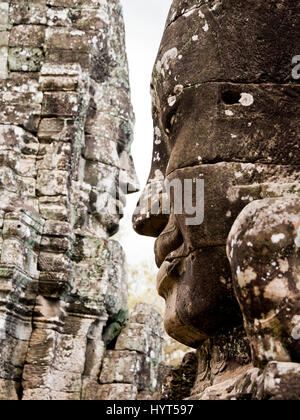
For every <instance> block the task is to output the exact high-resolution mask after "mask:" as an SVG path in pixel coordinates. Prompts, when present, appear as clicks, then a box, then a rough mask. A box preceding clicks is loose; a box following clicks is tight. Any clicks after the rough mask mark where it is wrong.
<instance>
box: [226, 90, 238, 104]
mask: <svg viewBox="0 0 300 420" xmlns="http://www.w3.org/2000/svg"><path fill="white" fill-rule="evenodd" d="M221 99H222V101H223V102H224V103H225V104H227V105H235V104H239V103H240V100H241V94H240V93H239V92H235V91H233V90H226V91H225V92H223V93H222V96H221Z"/></svg>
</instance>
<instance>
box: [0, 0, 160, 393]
mask: <svg viewBox="0 0 300 420" xmlns="http://www.w3.org/2000/svg"><path fill="white" fill-rule="evenodd" d="M132 126H133V112H132V107H131V103H130V90H129V82H128V68H127V59H126V54H125V44H124V27H123V21H122V13H121V8H120V4H119V1H118V0H11V1H8V0H6V1H0V159H1V168H0V189H1V200H0V229H1V232H0V256H1V260H0V352H1V357H0V399H24V400H28V399H29V400H37V399H71V400H72V399H75V400H78V399H81V398H86V399H97V398H112V397H114V396H117V395H123V396H124V397H126V398H135V397H136V395H137V392H143V391H149V390H152V391H153V390H154V389H155V387H156V384H155V380H156V379H155V376H156V374H157V366H158V364H159V362H160V361H161V360H160V357H161V356H160V354H161V336H160V333H159V332H157V331H159V330H158V329H157V328H158V321H157V318H155V315H154V314H153V312H151V314H152V315H153V316H154V318H155V322H154V324H153V327H152V330H151V328H150V326H149V327H147V326H145V324H147V325H149V322H148V321H146V320H145V319H140V318H139V317H141V316H142V314H140V315H139V314H138V313H137V314H136V315H134V316H133V318H132V320H131V323H130V324H129V326H128V327H127V330H124V331H123V332H122V334H121V335H120V337H119V339H118V340H117V346H116V349H115V350H114V345H115V342H116V338H117V336H118V335H119V334H120V332H121V330H122V328H124V326H125V325H126V324H127V322H128V307H127V283H126V282H127V279H126V273H125V271H124V253H123V250H122V249H121V247H120V245H119V244H118V243H117V242H116V241H114V240H112V239H110V237H111V236H112V235H113V234H114V233H115V232H116V231H117V229H118V223H119V219H120V214H119V213H122V207H123V205H124V204H125V194H126V193H127V192H128V190H130V191H131V192H133V191H136V190H137V188H138V182H137V179H136V175H135V171H134V167H133V163H132V158H131V156H130V145H131V141H132ZM116 189H117V193H115V192H116ZM116 207H117V208H118V209H119V210H120V211H119V212H117V211H114V209H115V208H116ZM137 331H138V332H139V331H140V332H141V333H139V335H140V334H141V335H140V336H141V337H142V336H143V335H145V334H146V337H145V339H144V341H143V342H139V341H136V339H135V338H134V334H136V333H137ZM106 347H107V348H111V349H112V350H108V351H107V352H106V353H105V348H106ZM149 352H150V353H149ZM157 357H158V360H157V361H155V360H156V358H157ZM103 358H104V362H103V370H102V373H101V376H100V382H101V385H100V383H99V375H100V371H101V366H102V361H103ZM127 360H129V361H130V363H131V365H132V366H133V368H132V369H133V370H132V371H131V370H130V375H131V376H130V375H129V376H128V377H126V372H122V369H123V368H124V369H128V366H127V365H126V364H123V365H122V363H123V362H124V361H125V363H127ZM122 361H123V362H122ZM154 361H155V362H154ZM139 364H140V366H142V369H144V370H145V372H147V374H146V376H145V378H144V380H145V383H140V382H139V381H140V378H138V377H137V375H136V371H137V370H138V369H140V367H139ZM121 365H122V366H121ZM131 365H130V366H131ZM107 369H109V372H108V373H109V374H110V375H111V374H112V375H114V377H113V378H111V377H110V376H109V375H108V376H107V374H106V372H107ZM133 371H134V372H133ZM122 375H123V376H122ZM147 375H148V376H147ZM112 382H117V383H120V384H123V385H112ZM107 384H108V385H107ZM120 393H121V394H120Z"/></svg>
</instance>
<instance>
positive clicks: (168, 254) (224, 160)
mask: <svg viewBox="0 0 300 420" xmlns="http://www.w3.org/2000/svg"><path fill="white" fill-rule="evenodd" d="M277 3H278V2H277ZM247 8H248V9H249V10H247ZM250 9H251V10H250ZM288 11H289V12H288ZM293 12H294V13H293ZM250 15H251V22H250V21H249V16H250ZM296 16H297V11H296V6H295V4H294V2H293V1H292V0H291V1H286V2H284V4H283V5H282V7H281V8H278V7H277V6H276V2H275V1H270V2H268V4H267V5H266V3H265V1H261V0H258V1H256V2H255V8H253V4H252V2H248V3H247V4H246V5H245V2H244V1H242V0H234V1H233V0H228V1H226V2H225V1H224V2H222V1H201V0H184V1H183V0H175V1H174V2H173V5H172V7H171V11H170V14H169V18H168V21H167V25H166V29H165V32H164V36H163V39H162V43H161V46H160V50H159V53H158V57H157V61H156V64H155V67H154V73H153V83H152V94H153V118H154V151H153V162H152V169H151V173H150V176H149V180H148V183H147V186H146V188H145V191H144V193H143V195H142V197H141V200H140V203H139V206H138V210H137V211H136V214H135V216H134V227H135V229H136V231H137V232H138V233H140V234H143V235H148V236H154V237H157V240H156V245H155V254H156V261H157V264H158V266H159V267H160V271H159V275H158V291H159V293H160V295H162V296H163V297H164V298H165V299H166V316H165V326H166V330H167V332H168V333H169V334H170V335H171V336H173V337H174V338H176V339H177V340H178V341H180V342H183V343H184V344H187V345H189V346H193V347H198V346H199V344H200V342H201V341H202V340H204V339H206V338H207V337H209V336H212V335H214V334H216V333H217V332H219V331H220V330H222V329H223V328H228V327H230V326H234V325H239V324H241V322H242V321H241V313H240V310H239V307H238V304H237V302H236V299H235V297H234V293H233V290H232V282H231V274H230V268H229V263H228V260H227V257H226V252H225V244H226V240H227V236H228V233H229V231H230V229H231V226H232V224H233V223H234V220H235V219H236V218H237V216H238V215H239V213H240V212H241V210H242V209H243V208H244V207H245V206H246V205H247V204H249V203H250V202H252V201H254V200H258V199H262V198H265V197H276V196H282V194H284V193H285V192H286V193H290V191H291V190H293V188H296V186H297V183H298V181H297V178H298V177H299V172H298V171H297V165H299V145H298V141H297V136H296V135H295V133H296V132H297V126H298V122H297V115H299V111H300V109H299V104H297V101H295V100H294V93H295V91H296V90H297V89H298V90H299V85H297V84H296V83H286V81H289V82H292V80H291V63H292V58H293V56H295V55H296V53H297V51H296V41H297V34H296V29H295V28H296V25H295V21H296V19H297V18H296ZM283 20H284V21H285V23H286V27H287V30H286V31H285V34H284V37H282V34H281V35H280V37H279V35H276V33H275V32H274V33H273V32H272V31H270V25H271V26H272V27H273V28H276V27H277V26H278V25H280V24H281V23H282V21H283ZM271 32H272V34H271ZM269 34H271V35H272V36H271V37H270V35H269ZM282 51H284V56H283V55H282ZM274 121H276V124H274ZM293 133H294V134H293ZM165 180H167V181H168V182H169V183H171V185H172V186H173V187H174V186H175V188H171V189H170V194H169V195H170V201H171V212H170V214H164V213H166V212H165V211H164V208H163V201H164V200H163V197H164V193H163V191H164V187H163V184H164V182H165ZM198 180H203V181H204V184H201V185H202V186H203V185H204V191H203V190H202V189H201V188H200V190H199V191H198V193H199V195H198V196H197V188H196V187H197V185H196V184H197V181H198ZM186 181H191V183H192V184H194V187H193V189H192V191H193V192H192V194H191V197H190V200H191V203H190V205H194V206H196V209H198V211H199V213H201V210H204V220H203V223H200V222H199V223H194V224H193V223H187V219H189V220H191V214H190V213H189V212H188V211H187V206H186V205H185V204H187V203H184V201H185V200H184V199H183V211H182V212H180V211H176V201H177V200H178V199H181V198H184V185H185V184H184V183H185V182H186ZM275 182H276V187H275ZM178 185H181V186H182V190H180V189H179V190H178V188H179V187H178V188H177V189H176V186H178ZM186 185H187V184H186ZM151 189H152V192H153V189H154V190H155V196H156V198H157V203H156V205H155V203H154V205H153V202H152V210H153V208H155V207H156V210H158V211H155V212H153V211H151V207H150V206H151V204H149V199H148V198H149V193H150V192H151V191H150V190H151ZM178 191H179V193H178ZM178 194H179V197H178ZM203 198H204V200H203ZM185 199H186V200H187V199H188V195H186V197H185ZM202 207H203V209H202ZM154 213H156V214H154ZM180 213H182V214H180ZM196 213H197V212H196ZM196 216H197V214H194V217H196ZM201 222H202V219H201Z"/></svg>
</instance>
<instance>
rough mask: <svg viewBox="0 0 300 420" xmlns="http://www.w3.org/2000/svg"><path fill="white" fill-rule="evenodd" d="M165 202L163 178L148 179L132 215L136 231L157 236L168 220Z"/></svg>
mask: <svg viewBox="0 0 300 420" xmlns="http://www.w3.org/2000/svg"><path fill="white" fill-rule="evenodd" d="M167 202H168V199H167V196H166V193H165V192H164V180H163V179H159V180H150V181H148V183H147V185H146V187H145V188H144V190H143V192H142V194H141V197H140V199H139V201H138V203H137V206H136V209H135V211H134V214H133V217H132V223H133V229H134V230H135V231H136V233H138V234H139V235H143V236H151V237H154V238H157V237H158V236H159V235H160V233H161V232H162V231H163V230H164V228H165V227H166V225H167V224H168V221H169V214H167V211H166V209H165V206H164V204H165V203H167Z"/></svg>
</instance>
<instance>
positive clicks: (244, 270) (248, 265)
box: [227, 198, 300, 365]
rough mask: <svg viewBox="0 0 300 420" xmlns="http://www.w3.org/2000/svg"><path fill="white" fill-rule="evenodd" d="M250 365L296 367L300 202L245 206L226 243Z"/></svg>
mask: <svg viewBox="0 0 300 420" xmlns="http://www.w3.org/2000/svg"><path fill="white" fill-rule="evenodd" d="M227 253H228V258H229V261H230V264H231V269H232V276H233V284H234V290H235V294H236V297H237V299H238V302H239V304H240V307H241V310H242V313H243V317H244V322H245V328H246V332H247V335H248V338H249V340H250V343H251V348H252V356H253V360H254V363H255V364H257V365H264V364H266V363H267V362H270V361H279V362H298V363H299V362H300V199H299V198H282V199H280V198H277V199H265V200H259V201H255V202H253V203H252V204H249V205H248V206H247V207H246V208H245V209H244V210H243V211H242V212H241V214H240V215H239V216H238V218H237V219H236V221H235V223H234V225H233V227H232V229H231V232H230V234H229V237H228V242H227Z"/></svg>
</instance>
